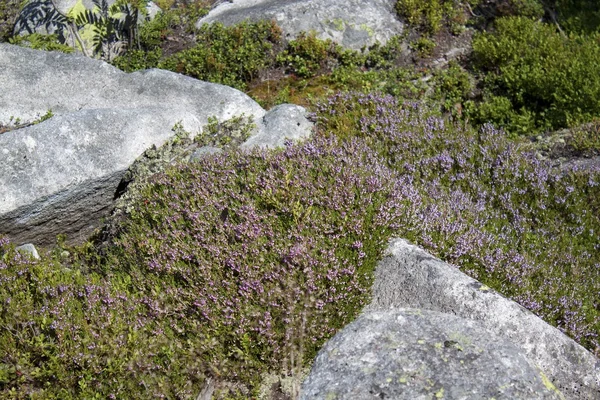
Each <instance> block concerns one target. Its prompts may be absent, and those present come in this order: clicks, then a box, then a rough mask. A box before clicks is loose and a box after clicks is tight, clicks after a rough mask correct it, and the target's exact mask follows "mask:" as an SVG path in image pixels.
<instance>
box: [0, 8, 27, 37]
mask: <svg viewBox="0 0 600 400" xmlns="http://www.w3.org/2000/svg"><path fill="white" fill-rule="evenodd" d="M26 1H27V0H4V1H1V2H0V42H6V41H8V39H9V38H10V37H11V36H12V33H13V26H14V24H15V21H16V20H17V18H18V16H19V12H20V11H21V9H22V8H23V6H24V5H25V2H26Z"/></svg>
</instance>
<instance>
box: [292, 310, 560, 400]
mask: <svg viewBox="0 0 600 400" xmlns="http://www.w3.org/2000/svg"><path fill="white" fill-rule="evenodd" d="M300 398H301V399H305V400H308V399H332V400H333V399H365V400H366V399H406V400H416V399H561V398H563V397H562V396H561V395H560V393H558V391H557V390H556V389H555V388H554V387H553V386H552V385H551V384H550V383H549V382H548V381H547V379H545V377H544V376H543V374H542V373H541V372H540V370H539V369H538V368H537V367H536V366H535V365H533V364H532V363H531V362H530V361H529V360H527V359H526V358H525V357H524V356H523V355H521V353H520V349H519V348H517V347H516V346H515V345H514V344H512V343H511V342H509V341H508V340H506V339H503V338H501V337H499V336H497V335H494V334H491V333H490V332H489V331H487V330H486V329H484V328H483V327H482V326H481V325H479V324H478V323H477V322H475V321H472V320H466V319H463V318H459V317H456V316H453V315H448V314H442V313H438V312H433V311H426V310H416V309H398V310H391V311H376V312H370V313H366V314H364V315H362V316H360V317H359V318H358V319H357V320H356V321H354V322H352V323H351V324H350V325H348V326H346V327H345V328H344V329H343V330H342V331H340V332H339V333H338V334H337V335H336V336H335V337H333V339H331V340H330V341H329V342H328V343H327V344H326V345H325V347H323V349H321V351H320V352H319V355H318V356H317V358H316V360H315V362H314V365H313V368H312V370H311V373H310V375H309V376H308V378H307V380H306V381H305V382H304V384H303V386H302V394H301V396H300Z"/></svg>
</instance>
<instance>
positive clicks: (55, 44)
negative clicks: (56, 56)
mask: <svg viewBox="0 0 600 400" xmlns="http://www.w3.org/2000/svg"><path fill="white" fill-rule="evenodd" d="M9 42H10V43H11V44H16V45H19V46H23V47H29V48H32V49H36V50H45V51H62V52H63V53H73V52H74V51H75V50H74V49H73V48H72V47H71V46H67V45H66V44H62V43H61V42H60V41H59V40H58V37H57V36H56V35H42V34H39V33H32V34H31V35H23V36H13V37H11V38H10V39H9Z"/></svg>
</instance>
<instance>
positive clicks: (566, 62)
mask: <svg viewBox="0 0 600 400" xmlns="http://www.w3.org/2000/svg"><path fill="white" fill-rule="evenodd" d="M473 51H474V61H475V65H476V66H477V67H478V68H479V69H480V70H481V71H483V72H484V73H486V74H487V75H486V76H485V79H484V87H485V95H486V97H485V98H484V100H487V104H484V105H483V107H482V108H481V109H479V110H478V111H476V112H475V113H474V114H473V115H474V119H475V120H478V121H479V122H485V121H486V120H491V121H493V122H496V123H498V124H500V125H501V126H505V127H507V128H508V129H509V130H510V131H512V132H514V133H525V132H531V131H530V130H531V129H534V130H543V129H558V128H563V127H569V126H573V125H576V124H579V123H582V122H586V121H590V120H591V119H593V118H595V117H597V116H598V115H599V114H600V36H598V35H594V36H585V35H577V34H571V35H569V36H568V37H566V36H563V35H561V34H560V33H559V32H557V31H556V28H555V27H554V26H551V25H546V24H544V23H541V22H537V21H533V20H530V19H527V18H521V17H511V18H501V19H498V20H497V21H496V31H494V32H491V33H482V34H480V35H478V36H477V37H475V39H474V41H473Z"/></svg>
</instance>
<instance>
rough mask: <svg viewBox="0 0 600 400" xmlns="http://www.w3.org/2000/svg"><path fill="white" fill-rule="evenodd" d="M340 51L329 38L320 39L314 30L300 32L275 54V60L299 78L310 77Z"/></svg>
mask: <svg viewBox="0 0 600 400" xmlns="http://www.w3.org/2000/svg"><path fill="white" fill-rule="evenodd" d="M340 52H342V50H341V48H339V46H338V45H336V44H335V43H333V42H332V41H331V40H320V39H318V38H317V36H316V34H315V33H314V32H312V33H308V34H306V33H304V32H302V33H300V35H299V36H298V37H297V38H296V39H294V40H292V41H290V42H289V43H288V45H287V48H286V49H285V50H284V51H283V52H282V53H280V54H278V55H277V62H278V63H280V64H281V65H284V66H285V67H286V68H287V70H288V71H289V72H291V73H293V74H296V75H298V76H299V77H301V78H310V77H312V76H314V75H315V74H316V73H317V71H319V70H320V69H323V68H325V62H326V61H327V60H328V58H330V57H332V56H334V57H335V56H336V55H337V54H338V53H340Z"/></svg>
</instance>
